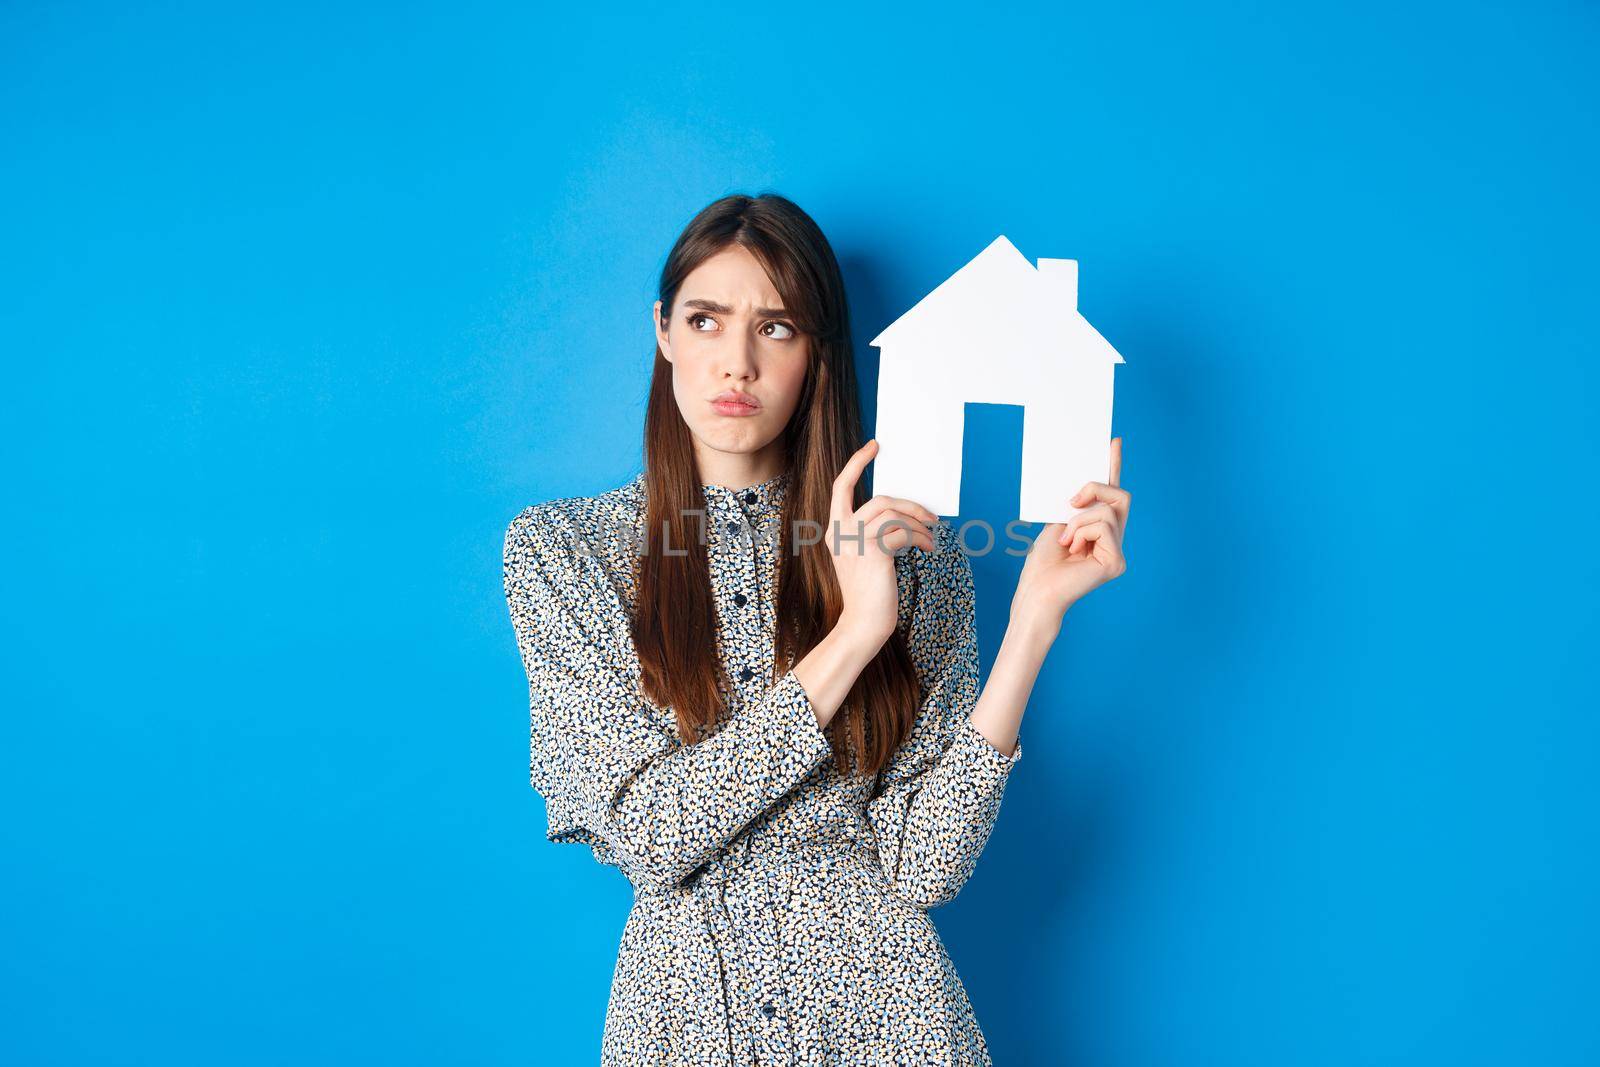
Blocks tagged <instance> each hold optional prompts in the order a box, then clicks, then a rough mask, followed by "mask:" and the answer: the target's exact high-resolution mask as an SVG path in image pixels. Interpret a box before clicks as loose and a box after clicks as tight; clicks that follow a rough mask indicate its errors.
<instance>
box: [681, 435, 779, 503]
mask: <svg viewBox="0 0 1600 1067" xmlns="http://www.w3.org/2000/svg"><path fill="white" fill-rule="evenodd" d="M696 444H697V445H698V442H696ZM784 458H785V457H784V454H783V449H782V445H781V443H780V442H777V441H774V442H772V444H770V445H768V446H767V447H766V448H762V449H758V450H757V451H755V452H715V451H712V450H711V449H709V448H704V447H699V448H697V449H696V456H695V464H696V466H697V467H698V468H699V470H700V481H701V483H702V484H705V485H720V486H723V487H725V488H727V489H732V490H734V491H736V492H737V491H738V490H740V489H747V488H749V487H750V486H752V485H760V484H761V483H762V482H764V481H767V480H768V479H770V478H776V477H777V476H778V475H779V474H782V473H783V470H784Z"/></svg>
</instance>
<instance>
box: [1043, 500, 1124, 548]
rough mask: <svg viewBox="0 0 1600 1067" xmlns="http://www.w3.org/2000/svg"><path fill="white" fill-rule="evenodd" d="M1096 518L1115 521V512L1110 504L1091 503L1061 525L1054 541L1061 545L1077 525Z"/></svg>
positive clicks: (1069, 537)
mask: <svg viewBox="0 0 1600 1067" xmlns="http://www.w3.org/2000/svg"><path fill="white" fill-rule="evenodd" d="M1096 520H1104V521H1106V522H1116V521H1117V513H1116V512H1115V511H1113V510H1112V509H1111V505H1110V504H1091V505H1090V506H1088V507H1086V508H1084V509H1083V510H1082V511H1080V512H1078V513H1077V514H1076V515H1074V516H1072V518H1070V519H1068V520H1067V521H1066V522H1065V523H1064V524H1063V525H1062V528H1061V533H1059V534H1058V535H1056V541H1057V542H1059V543H1060V544H1063V545H1064V544H1066V543H1067V541H1068V540H1070V539H1071V537H1072V535H1073V534H1074V533H1076V532H1077V530H1078V528H1079V527H1081V526H1083V525H1084V524H1085V523H1090V522H1094V521H1096Z"/></svg>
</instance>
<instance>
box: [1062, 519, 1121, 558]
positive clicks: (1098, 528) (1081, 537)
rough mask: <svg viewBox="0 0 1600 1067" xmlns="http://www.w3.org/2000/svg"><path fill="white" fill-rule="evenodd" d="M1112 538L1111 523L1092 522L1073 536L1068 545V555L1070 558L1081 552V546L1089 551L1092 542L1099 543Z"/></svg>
mask: <svg viewBox="0 0 1600 1067" xmlns="http://www.w3.org/2000/svg"><path fill="white" fill-rule="evenodd" d="M1110 536H1111V525H1110V523H1106V522H1091V523H1089V524H1087V525H1085V526H1080V527H1078V530H1077V532H1076V533H1074V534H1073V535H1072V541H1071V542H1070V543H1069V544H1068V545H1067V555H1069V556H1070V555H1072V554H1073V553H1074V552H1077V551H1079V548H1078V546H1079V545H1082V546H1083V548H1084V549H1085V550H1087V549H1088V548H1089V546H1090V544H1091V543H1092V542H1094V541H1098V540H1100V539H1101V538H1108V539H1109V538H1110Z"/></svg>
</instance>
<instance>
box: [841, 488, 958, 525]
mask: <svg viewBox="0 0 1600 1067" xmlns="http://www.w3.org/2000/svg"><path fill="white" fill-rule="evenodd" d="M889 510H893V511H898V512H900V513H902V514H904V515H917V516H920V517H921V519H922V521H923V522H938V521H939V516H937V515H935V514H934V513H933V512H931V511H929V510H928V509H927V508H925V507H923V506H922V505H921V504H919V503H917V502H916V501H915V500H907V499H905V498H904V497H898V496H883V495H881V494H880V495H878V496H875V497H873V498H872V499H871V500H868V501H867V502H866V503H865V504H862V505H861V509H860V510H859V511H857V512H856V518H858V519H860V520H861V521H862V522H871V521H872V520H873V519H874V518H876V517H877V516H878V515H880V514H882V513H883V512H885V511H889Z"/></svg>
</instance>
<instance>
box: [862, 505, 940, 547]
mask: <svg viewBox="0 0 1600 1067" xmlns="http://www.w3.org/2000/svg"><path fill="white" fill-rule="evenodd" d="M863 529H864V532H865V533H864V535H865V537H866V539H867V541H869V542H871V543H872V544H875V545H881V546H882V547H883V549H884V550H885V551H890V550H893V549H897V548H902V547H904V546H906V545H908V544H915V545H917V546H919V547H921V548H922V549H924V550H926V551H928V552H932V551H933V550H934V540H933V533H932V531H930V530H929V529H928V528H927V527H926V526H924V525H923V524H922V523H921V522H918V521H917V519H916V518H915V517H913V516H910V515H905V514H903V513H901V512H897V511H886V512H884V513H883V514H882V515H880V516H879V517H878V518H877V519H876V520H874V521H873V522H870V523H868V524H866V525H865V527H864V528H863Z"/></svg>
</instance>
